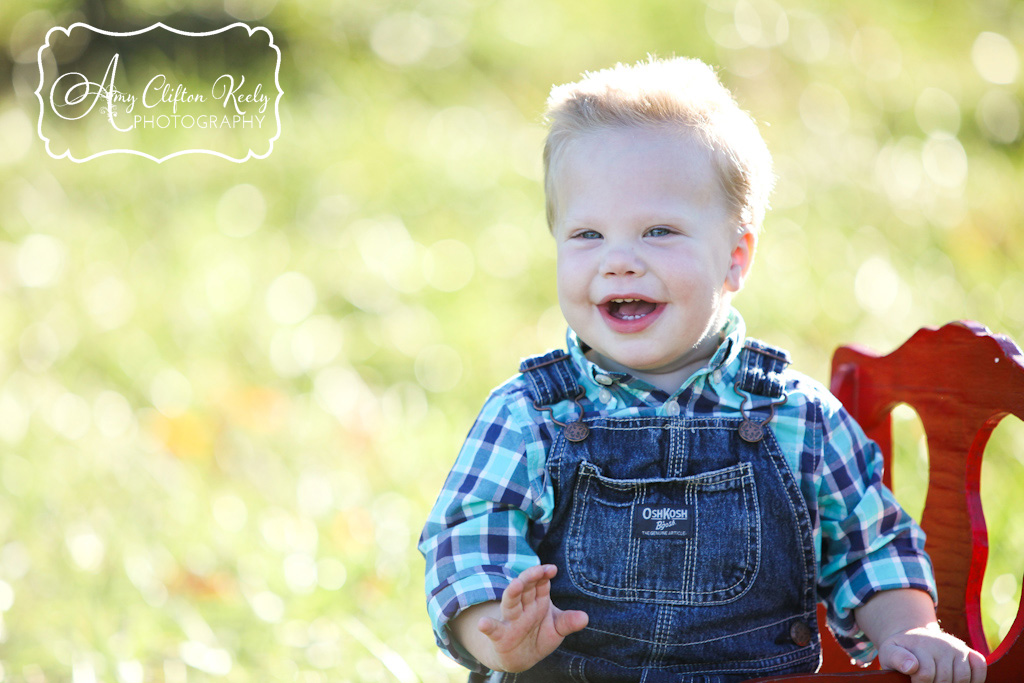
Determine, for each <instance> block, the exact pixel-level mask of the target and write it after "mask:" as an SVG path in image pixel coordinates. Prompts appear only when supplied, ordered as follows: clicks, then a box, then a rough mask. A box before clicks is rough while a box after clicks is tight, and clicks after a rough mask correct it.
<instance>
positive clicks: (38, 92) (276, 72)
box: [35, 21, 284, 164]
mask: <svg viewBox="0 0 1024 683" xmlns="http://www.w3.org/2000/svg"><path fill="white" fill-rule="evenodd" d="M239 26H241V27H242V28H244V29H245V30H246V31H248V32H249V35H250V36H252V35H253V34H254V33H255V32H256V31H264V32H266V34H267V36H269V38H270V47H271V48H273V49H274V52H276V53H277V66H276V68H275V69H274V86H275V87H276V88H277V97H276V98H275V99H274V119H275V120H276V121H277V132H276V133H275V134H274V137H272V138H270V140H269V148H268V149H267V153H266V154H256V153H254V152H253V151H252V149H251V148H250V149H249V153H248V154H247V155H246V156H245V158H244V159H239V158H237V157H230V156H228V155H226V154H223V153H222V152H217V151H215V150H212V149H185V150H181V151H178V152H174V153H173V154H168V155H167V156H164V157H160V158H157V157H155V156H153V155H151V154H146V153H145V152H142V151H139V150H135V149H108V150H104V151H102V152H97V153H96V154H92V155H90V156H87V157H85V158H84V159H76V158H75V157H74V156H73V155H72V154H71V149H70V147H69V148H68V150H67V151H66V152H64V153H63V154H60V155H57V154H54V153H53V152H52V151H51V150H50V140H49V138H47V137H45V136H44V135H43V115H44V114H45V112H46V102H45V101H44V100H43V97H42V94H41V93H42V89H43V81H44V78H45V74H44V73H43V50H45V49H46V48H48V47H49V46H50V36H51V35H52V34H53V32H54V31H63V32H64V35H66V36H68V37H70V35H71V31H72V30H73V29H75V28H77V27H82V28H85V29H88V30H90V31H95V32H96V33H102V34H103V35H107V36H113V37H117V36H134V35H138V34H140V33H146V32H147V31H152V30H153V29H157V28H162V29H165V30H167V31H171V32H172V33H177V34H179V35H183V36H196V37H200V38H202V37H204V36H211V35H216V34H218V33H223V32H224V31H228V30H230V29H233V28H236V27H239ZM36 61H37V63H38V64H39V87H38V88H36V90H35V96H36V99H38V100H39V123H38V125H37V126H36V133H37V134H38V135H39V139H40V140H42V141H43V143H44V144H45V146H46V153H47V154H49V155H50V156H51V157H52V158H54V159H63V158H65V157H66V158H68V159H70V160H71V161H73V162H75V163H78V164H80V163H82V162H85V161H89V160H90V159H95V158H96V157H101V156H106V155H107V154H135V155H136V156H140V157H146V158H147V159H152V160H153V161H155V162H156V163H158V164H160V163H163V162H164V161H167V160H168V159H173V158H174V157H178V156H182V155H183V154H212V155H214V156H218V157H221V158H222V159H227V160H228V161H233V162H235V163H236V164H240V163H242V162H245V161H248V160H249V159H265V158H267V157H268V156H270V153H271V152H273V151H274V141H275V140H277V139H278V138H279V137H281V115H280V110H279V105H280V102H281V97H282V96H283V95H284V91H283V90H282V89H281V79H280V76H281V50H280V48H279V47H278V46H277V45H275V44H274V34H272V33H271V32H270V30H269V29H267V28H265V27H263V26H257V27H256V28H251V27H250V26H249V25H248V24H245V23H243V22H240V21H239V22H236V23H234V24H230V25H229V26H225V27H224V28H220V29H217V30H216V31H205V32H202V33H192V32H190V31H181V30H178V29H176V28H172V27H170V26H167V25H166V24H164V23H163V22H157V23H155V24H153V25H152V26H149V27H147V28H144V29H140V30H138V31H131V32H127V33H124V32H116V31H104V30H103V29H99V28H96V27H94V26H90V25H89V24H86V23H83V22H76V23H74V24H72V25H71V26H69V27H67V28H64V27H62V26H54V27H53V28H51V29H50V30H49V31H47V32H46V40H45V41H43V44H42V45H41V46H40V47H39V51H38V53H37V54H36Z"/></svg>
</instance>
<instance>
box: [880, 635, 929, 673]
mask: <svg viewBox="0 0 1024 683" xmlns="http://www.w3.org/2000/svg"><path fill="white" fill-rule="evenodd" d="M878 663H879V665H881V667H882V668H883V669H890V670H893V671H899V672H900V673H902V674H906V675H908V676H909V675H910V674H913V673H915V672H916V671H917V669H918V667H920V665H921V663H920V662H919V661H918V659H917V657H916V656H915V655H914V653H913V652H911V651H910V650H908V649H906V648H904V647H900V646H899V645H896V644H894V643H887V644H885V645H883V646H882V649H881V650H880V651H879V653H878Z"/></svg>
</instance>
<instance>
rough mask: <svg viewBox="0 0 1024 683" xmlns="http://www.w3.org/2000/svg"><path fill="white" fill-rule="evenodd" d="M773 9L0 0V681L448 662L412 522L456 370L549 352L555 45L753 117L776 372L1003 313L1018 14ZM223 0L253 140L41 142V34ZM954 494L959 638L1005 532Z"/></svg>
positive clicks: (291, 673)
mask: <svg viewBox="0 0 1024 683" xmlns="http://www.w3.org/2000/svg"><path fill="white" fill-rule="evenodd" d="M172 5H173V6H172ZM783 5H784V6H782V5H780V4H778V3H776V2H774V1H773V0H709V1H708V2H706V3H698V2H679V1H678V0H671V1H669V0H659V1H654V2H643V3H633V4H630V3H621V2H611V1H608V0H595V1H592V2H586V3H584V2H571V1H568V0H562V1H554V2H551V1H547V2H545V1H541V0H489V1H485V2H479V3H476V2H470V1H469V0H461V1H458V0H457V1H455V2H452V1H449V0H444V1H442V0H425V1H424V2H421V3H412V2H395V1H391V0H375V1H373V2H356V1H355V0H351V1H349V2H335V3H329V2H324V3H320V2H312V1H309V0H291V1H289V0H280V1H279V2H276V3H275V2H274V1H273V0H267V1H263V2H253V3H242V2H238V1H233V0H227V1H226V2H224V3H214V2H212V1H208V0H193V1H192V2H189V3H187V4H180V3H179V4H172V3H168V2H165V1H163V0H122V2H119V3H108V4H106V5H102V4H100V3H83V4H82V5H81V6H79V5H78V4H77V3H72V2H67V1H64V2H60V1H58V0H51V1H49V2H46V3H37V2H31V3H30V2H26V1H24V0H6V1H5V2H4V3H3V4H2V6H0V29H2V30H0V43H2V44H3V47H4V48H5V50H3V53H4V56H3V57H0V66H3V67H5V68H6V72H5V75H6V73H9V74H10V76H11V78H10V82H9V83H8V82H6V81H5V82H3V83H2V85H0V91H2V92H3V95H2V96H0V181H2V182H0V294H2V296H0V328H2V329H3V330H5V333H4V334H3V335H0V491H2V495H0V617H2V621H0V680H14V681H21V680H25V681H44V680H45V681H65V680H74V681H76V683H77V682H79V681H83V682H87V681H92V680H119V681H122V682H123V683H135V682H137V681H169V682H171V681H186V680H187V681H204V680H228V681H234V680H237V681H248V680H281V681H290V680H297V681H309V682H312V681H327V680H331V681H339V680H340V681H345V680H349V681H385V680H393V679H398V680H400V681H403V682H405V681H425V682H429V681H438V682H439V681H448V680H451V681H455V680H463V679H464V672H462V670H461V669H458V668H457V667H455V666H454V665H451V664H450V663H446V661H445V660H444V658H443V657H441V656H440V655H439V654H438V653H437V652H436V649H435V648H434V645H433V642H432V638H431V635H430V628H429V625H428V623H427V619H426V615H425V609H424V607H423V598H422V579H421V576H422V569H423V563H422V559H421V558H420V557H419V555H418V553H417V552H416V550H415V542H416V538H417V535H418V532H419V528H420V525H421V524H422V521H423V519H424V517H425V515H426V512H427V509H428V508H429V506H430V504H431V503H432V502H433V497H434V495H435V494H436V492H437V490H438V489H439V487H440V485H441V483H442V481H443V478H444V476H445V474H446V473H447V470H448V467H449V465H450V463H451V460H452V459H453V458H454V455H455V452H456V450H457V448H458V446H459V444H460V443H461V440H462V437H463V435H464V434H465V432H466V430H467V429H468V427H469V425H470V422H471V420H472V418H473V416H474V414H475V412H476V410H477V408H478V406H479V404H480V403H481V401H482V399H483V398H484V396H485V395H486V393H487V391H489V389H490V388H491V387H492V386H494V385H495V384H497V383H499V382H500V381H502V380H503V379H504V378H506V377H507V376H509V375H510V374H512V372H513V371H514V369H515V367H516V364H517V361H518V359H519V358H520V357H521V356H524V355H527V354H530V353H533V352H537V351H539V350H543V349H545V348H548V347H551V346H554V345H558V344H560V342H561V339H562V334H563V327H562V325H563V323H562V321H561V319H560V317H559V314H558V312H557V308H556V300H555V296H554V291H553V284H554V259H553V254H552V248H551V247H552V245H551V243H550V241H549V240H550V238H549V236H548V235H547V231H546V227H545V224H544V214H543V197H542V192H541V188H540V183H539V179H540V147H541V142H542V137H543V128H542V124H541V121H540V118H541V113H542V111H543V104H544V99H545V97H546V93H547V90H548V88H549V87H550V86H551V85H552V84H554V83H561V82H565V81H568V80H572V79H575V78H576V77H577V76H578V75H579V73H580V72H582V71H584V70H589V69H596V68H601V67H604V66H608V65H611V64H613V63H614V62H617V61H635V60H637V59H642V58H643V57H644V56H645V55H646V54H648V53H655V54H659V55H664V56H667V55H672V54H679V55H690V56H696V57H701V58H703V59H705V60H706V61H709V62H711V63H714V64H717V65H720V66H721V74H722V77H723V80H724V81H725V82H726V83H727V85H729V86H730V87H731V88H732V89H733V90H734V92H735V94H736V96H737V98H738V99H739V101H740V102H741V104H742V105H743V107H744V108H746V109H748V110H750V111H751V112H752V113H753V114H754V116H755V117H756V118H757V119H758V120H759V121H761V122H763V126H762V128H763V131H764V134H765V136H766V138H767V139H768V141H769V146H770V148H771V149H772V150H773V153H774V155H775V158H776V160H777V167H778V172H779V175H780V180H779V185H778V189H777V192H776V195H775V198H774V205H775V208H774V210H773V211H772V212H771V213H770V214H769V217H768V219H767V222H766V229H765V232H764V234H763V235H762V239H761V243H760V249H759V253H758V258H757V262H756V265H755V268H754V271H753V276H752V279H751V280H750V282H749V285H748V286H747V289H746V290H745V291H744V292H743V294H742V295H741V296H740V297H739V298H738V299H737V306H738V307H739V308H740V309H741V310H742V311H743V313H744V315H745V316H746V318H747V322H748V327H749V332H750V333H751V334H752V335H754V336H757V337H761V338H764V339H768V340H771V341H772V342H773V343H777V344H780V345H783V346H787V347H788V348H789V349H790V350H791V351H792V352H793V355H794V356H795V358H796V359H797V361H798V364H799V366H800V367H801V368H802V369H803V370H805V371H806V372H808V373H809V374H811V375H813V376H816V377H818V378H822V379H824V378H825V377H826V376H827V374H828V362H829V356H830V353H831V351H832V349H834V348H835V347H836V346H837V345H838V344H840V343H846V342H858V343H862V344H866V345H869V346H872V347H874V348H876V349H879V350H883V351H887V350H889V349H892V348H894V347H895V346H896V345H898V344H899V343H900V342H901V341H902V340H904V339H906V338H907V337H908V336H909V335H910V334H911V333H912V332H913V331H914V330H915V329H917V328H918V327H920V326H922V325H939V324H942V323H944V322H946V321H948V320H952V319H959V318H970V319H976V320H979V321H982V322H984V323H985V324H987V325H988V326H989V327H991V328H992V329H994V330H995V331H997V332H1002V333H1006V334H1009V335H1010V336H1011V337H1014V338H1016V339H1018V340H1021V339H1024V305H1022V301H1024V274H1022V272H1024V271H1022V268H1021V265H1022V264H1021V254H1022V253H1024V231H1022V230H1021V229H1020V227H1021V218H1020V217H1021V214H1022V209H1024V205H1022V199H1021V197H1022V196H1024V195H1022V194H1021V193H1020V191H1019V188H1020V187H1021V186H1022V182H1024V173H1022V168H1021V167H1022V164H1021V139H1022V134H1021V131H1022V119H1024V117H1022V107H1021V94H1022V93H1021V85H1020V83H1021V80H1022V79H1021V76H1020V63H1019V61H1020V54H1019V51H1015V50H1014V48H1013V47H1012V46H1014V45H1017V46H1019V45H1021V44H1024V9H1022V6H1020V5H1018V4H1016V3H1012V2H1007V1H1005V0H986V1H985V2H973V3H937V2H935V3H932V2H917V1H911V0H895V1H893V0H884V1H883V0H869V1H867V2H860V3H846V4H843V5H842V6H838V5H836V4H834V3H822V2H815V1H814V0H799V1H794V2H785V3H783ZM225 8H227V12H225ZM261 8H262V10H264V12H265V16H262V15H261ZM231 12H234V13H235V16H237V17H238V18H241V19H246V20H249V21H250V23H252V24H259V25H265V26H267V27H268V28H270V29H271V31H272V32H273V33H274V36H275V40H276V42H277V43H278V44H279V45H281V48H282V55H283V62H282V68H281V83H282V87H283V89H284V91H285V96H284V98H283V100H282V107H281V118H282V135H281V138H280V140H278V142H277V144H276V146H275V149H274V151H273V153H272V154H271V155H270V156H269V157H268V158H267V159H264V160H251V161H249V162H246V163H244V164H231V163H229V162H227V161H224V160H222V159H217V158H212V157H207V156H201V155H188V156H183V157H179V158H176V159H172V160H169V161H167V162H164V163H162V164H159V165H157V164H155V163H153V162H151V161H149V160H147V159H143V158H139V157H130V156H123V155H115V156H107V157H102V158H99V159H96V160H93V161H90V162H87V163H84V164H75V163H71V162H69V161H67V160H53V159H50V158H49V157H48V156H47V155H46V153H45V151H44V149H43V147H42V143H41V142H40V141H39V140H38V139H37V138H36V137H35V135H34V127H35V122H36V118H37V116H38V104H37V102H36V100H35V98H34V97H33V95H32V91H33V90H34V88H35V86H36V84H37V79H38V70H37V69H36V67H35V63H34V60H35V51H36V50H37V49H38V46H39V45H40V44H41V43H42V40H43V37H44V36H45V33H46V31H47V30H48V29H49V28H50V27H52V26H55V25H65V26H66V25H69V24H70V23H72V22H74V21H79V20H80V21H90V22H94V25H97V26H99V27H101V28H107V29H109V30H126V29H127V28H138V27H143V26H147V25H149V24H150V23H152V22H154V21H157V20H160V19H161V18H163V19H164V20H165V21H167V22H168V23H170V24H171V25H175V26H178V27H181V28H187V27H189V26H210V25H226V24H227V23H230V22H231V21H233V20H234V18H235V17H233V16H231ZM996 34H998V35H996ZM993 36H995V37H993ZM1000 36H1002V37H1003V38H1004V39H1008V40H1004V42H1001V41H1000ZM1005 44H1009V45H1010V46H1011V47H1010V50H1009V52H1007V51H1006V50H1005V49H1003V48H1004V47H1005ZM1020 434H1021V432H1020V430H1016V431H1014V428H1008V430H1007V431H1006V435H1001V438H1000V444H999V452H998V453H995V454H993V458H992V461H993V464H992V465H990V466H989V465H987V467H991V472H992V473H993V474H991V475H986V476H987V479H986V482H985V486H986V490H985V494H986V502H988V501H1008V500H1011V497H1012V496H1013V495H1014V494H1015V492H1019V491H1020V489H1021V486H1022V485H1024V473H1022V471H1021V461H1020V453H1021V452H1024V449H1022V445H1024V442H1022V440H1021V436H1020ZM990 508H992V509H989V510H988V513H989V524H990V529H991V531H992V533H993V535H994V537H995V538H999V539H1002V542H1001V543H1000V544H999V545H998V546H995V544H994V545H993V547H994V548H995V550H994V552H993V562H994V563H996V565H995V567H994V568H991V569H990V579H989V580H987V583H986V591H987V592H986V600H987V603H986V605H987V607H986V617H988V618H989V621H988V624H987V627H988V628H989V633H990V635H991V637H992V638H993V639H995V638H996V637H997V634H998V633H999V632H1000V631H1001V630H1003V631H1005V628H1007V627H1008V625H1009V621H1008V619H1009V618H1011V617H1012V615H1011V616H1010V617H1008V616H1007V614H1008V611H1007V609H1006V608H1005V605H1010V606H1012V605H1015V604H1016V600H1017V599H1018V596H1019V594H1020V589H1019V579H1020V573H1021V572H1020V567H1021V566H1022V558H1024V540H1022V539H1024V536H1022V535H1021V532H1020V531H1019V530H1017V528H1016V527H1015V526H1014V525H1012V523H1011V522H1010V519H1009V516H1010V514H1011V513H1014V512H1015V509H1014V507H1013V506H1012V505H1005V506H1004V505H994V506H990ZM1017 526H1019V525H1017ZM1007 576H1008V577H1009V578H1005V577H1007Z"/></svg>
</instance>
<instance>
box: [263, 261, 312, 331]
mask: <svg viewBox="0 0 1024 683" xmlns="http://www.w3.org/2000/svg"><path fill="white" fill-rule="evenodd" d="M316 300H317V296H316V287H315V286H314V285H313V283H312V282H311V281H310V279H309V278H308V277H306V276H305V275H303V274H302V273H295V272H289V273H284V274H282V275H279V276H277V278H275V279H274V281H273V282H272V283H270V287H268V288H267V296H266V305H267V313H268V314H269V315H270V318H271V319H272V320H273V321H274V322H276V323H279V324H281V325H294V324H295V323H299V322H302V321H303V320H305V319H306V318H307V317H308V316H309V314H310V313H312V312H313V309H314V308H315V307H316Z"/></svg>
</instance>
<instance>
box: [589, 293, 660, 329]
mask: <svg viewBox="0 0 1024 683" xmlns="http://www.w3.org/2000/svg"><path fill="white" fill-rule="evenodd" d="M615 299H639V300H640V301H646V302H648V303H652V304H654V310H653V311H651V312H650V313H648V314H647V315H645V316H643V317H642V318H637V319H636V320H623V319H621V318H616V317H615V316H613V315H612V314H611V313H610V312H609V311H608V303H609V302H611V301H614V300H615ZM597 310H599V311H600V312H601V318H602V319H604V322H605V324H606V325H608V327H609V328H611V330H612V331H613V332H618V333H620V334H636V333H637V332H642V331H644V330H646V329H647V328H648V327H650V326H651V325H652V324H654V321H656V320H657V319H658V318H659V317H661V314H662V313H663V312H664V311H665V303H664V302H662V301H654V300H653V299H651V298H650V297H647V296H644V295H642V294H612V295H610V296H606V297H605V298H603V299H601V301H600V303H598V304H597Z"/></svg>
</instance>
